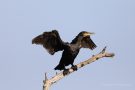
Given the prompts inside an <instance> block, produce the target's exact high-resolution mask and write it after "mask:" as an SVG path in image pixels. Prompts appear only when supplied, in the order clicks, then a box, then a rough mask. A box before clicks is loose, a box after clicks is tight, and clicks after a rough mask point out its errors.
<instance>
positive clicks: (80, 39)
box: [76, 37, 83, 48]
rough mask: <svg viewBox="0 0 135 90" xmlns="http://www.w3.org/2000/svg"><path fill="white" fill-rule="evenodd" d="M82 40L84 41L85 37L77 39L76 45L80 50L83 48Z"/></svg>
mask: <svg viewBox="0 0 135 90" xmlns="http://www.w3.org/2000/svg"><path fill="white" fill-rule="evenodd" d="M82 39H83V37H79V38H78V39H77V42H76V45H77V46H79V47H80V48H81V42H82Z"/></svg>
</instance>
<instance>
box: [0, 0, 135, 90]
mask: <svg viewBox="0 0 135 90" xmlns="http://www.w3.org/2000/svg"><path fill="white" fill-rule="evenodd" d="M0 11H1V14H0V43H1V44H0V90H9V89H10V90H41V89H42V84H43V82H42V81H43V79H44V73H45V72H48V76H49V77H51V76H54V75H55V71H54V70H53V68H54V67H55V66H56V65H57V64H58V62H59V60H60V57H61V52H58V53H56V54H55V55H54V56H51V55H49V54H48V53H47V52H46V51H45V50H44V49H43V47H42V46H37V45H32V44H31V40H32V38H34V37H35V36H37V35H39V34H41V33H42V32H44V31H49V30H52V29H57V30H58V31H59V33H60V35H61V38H62V39H63V40H64V41H69V42H70V41H71V40H72V39H73V38H74V37H75V36H76V35H77V34H78V33H79V32H80V31H84V30H85V31H90V32H95V33H96V34H95V35H93V36H92V39H93V41H94V42H95V43H96V44H97V46H98V47H97V48H96V49H95V50H94V51H90V50H88V49H82V50H81V52H80V53H79V55H78V57H77V58H76V60H75V64H77V63H79V62H81V61H83V60H86V59H88V58H90V57H91V55H94V54H97V53H98V52H99V51H101V49H102V48H103V47H104V46H107V51H108V52H114V53H115V54H116V56H115V57H114V58H103V59H101V60H99V61H96V62H94V63H92V64H90V65H88V66H86V67H84V68H82V69H80V70H78V71H77V72H75V73H73V74H72V75H70V76H68V77H66V78H64V79H62V80H61V81H59V82H58V83H57V84H54V85H53V86H52V87H51V90H82V89H84V90H90V89H93V90H108V89H109V90H127V89H128V90H135V78H134V76H135V70H134V68H135V58H134V55H135V54H134V51H135V36H134V33H135V0H65V1H64V0H4V1H0Z"/></svg>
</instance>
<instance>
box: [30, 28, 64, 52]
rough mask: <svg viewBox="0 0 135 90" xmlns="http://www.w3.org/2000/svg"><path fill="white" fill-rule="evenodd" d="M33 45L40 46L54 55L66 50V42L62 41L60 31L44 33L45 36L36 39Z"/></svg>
mask: <svg viewBox="0 0 135 90" xmlns="http://www.w3.org/2000/svg"><path fill="white" fill-rule="evenodd" d="M32 44H40V45H43V47H44V48H45V49H46V50H47V51H48V52H49V54H51V55H53V54H54V53H55V52H57V51H61V50H63V49H64V42H63V41H62V40H61V38H60V36H59V33H58V31H56V30H52V31H51V32H44V33H43V34H41V35H39V36H37V37H35V38H34V39H33V40H32Z"/></svg>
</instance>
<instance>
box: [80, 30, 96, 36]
mask: <svg viewBox="0 0 135 90" xmlns="http://www.w3.org/2000/svg"><path fill="white" fill-rule="evenodd" d="M93 34H95V33H93V32H87V31H82V32H80V33H79V36H82V37H87V36H91V35H93Z"/></svg>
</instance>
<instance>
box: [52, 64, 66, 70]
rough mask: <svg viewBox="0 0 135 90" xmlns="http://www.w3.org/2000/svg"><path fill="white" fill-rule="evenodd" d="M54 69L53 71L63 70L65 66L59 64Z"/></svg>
mask: <svg viewBox="0 0 135 90" xmlns="http://www.w3.org/2000/svg"><path fill="white" fill-rule="evenodd" d="M54 69H55V70H64V69H65V66H64V65H63V64H59V65H57V66H56V67H55V68H54Z"/></svg>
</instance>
